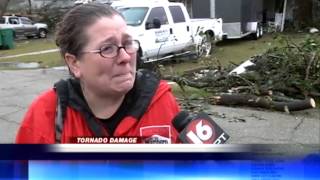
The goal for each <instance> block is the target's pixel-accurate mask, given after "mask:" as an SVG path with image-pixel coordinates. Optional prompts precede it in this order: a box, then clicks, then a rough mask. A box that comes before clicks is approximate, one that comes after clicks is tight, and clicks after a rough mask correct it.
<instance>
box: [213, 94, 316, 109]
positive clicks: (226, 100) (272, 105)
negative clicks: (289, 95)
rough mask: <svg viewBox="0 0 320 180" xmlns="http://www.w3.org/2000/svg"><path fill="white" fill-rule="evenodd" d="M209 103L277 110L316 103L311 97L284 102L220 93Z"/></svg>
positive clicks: (312, 105) (312, 106) (299, 107)
mask: <svg viewBox="0 0 320 180" xmlns="http://www.w3.org/2000/svg"><path fill="white" fill-rule="evenodd" d="M210 103H211V104H214V105H229V106H230V105H245V106H249V107H261V108H266V109H273V110H277V111H285V112H288V111H299V110H304V109H309V108H315V107H316V103H315V101H314V99H313V98H306V99H304V100H296V99H295V100H292V101H286V102H279V101H273V100H272V99H271V98H270V97H259V96H255V95H249V94H222V95H219V96H212V97H211V98H210Z"/></svg>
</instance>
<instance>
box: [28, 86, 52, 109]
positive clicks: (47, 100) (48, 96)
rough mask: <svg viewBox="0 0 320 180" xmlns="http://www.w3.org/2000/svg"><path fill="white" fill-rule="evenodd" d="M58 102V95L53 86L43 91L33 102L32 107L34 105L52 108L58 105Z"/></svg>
mask: <svg viewBox="0 0 320 180" xmlns="http://www.w3.org/2000/svg"><path fill="white" fill-rule="evenodd" d="M56 103H57V95H56V92H55V90H54V89H53V88H51V89H49V90H47V91H44V92H43V93H41V94H40V95H39V96H38V97H37V98H36V99H35V100H34V101H33V102H32V104H31V106H30V107H34V106H36V107H37V108H40V109H43V108H45V109H47V108H49V109H51V108H54V109H55V107H56Z"/></svg>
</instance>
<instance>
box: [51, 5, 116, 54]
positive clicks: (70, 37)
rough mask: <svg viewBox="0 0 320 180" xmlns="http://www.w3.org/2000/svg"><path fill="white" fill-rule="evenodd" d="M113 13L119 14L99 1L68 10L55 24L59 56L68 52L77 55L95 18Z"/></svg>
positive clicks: (109, 15)
mask: <svg viewBox="0 0 320 180" xmlns="http://www.w3.org/2000/svg"><path fill="white" fill-rule="evenodd" d="M114 15H120V14H119V13H118V12H117V11H116V10H114V9H113V8H112V7H111V6H109V5H106V4H99V3H89V4H83V5H79V6H76V7H74V8H72V9H71V10H69V11H68V12H67V13H66V14H65V15H64V16H63V18H62V20H61V21H60V22H59V23H58V24H57V30H56V45H57V46H58V47H59V48H60V53H61V56H62V57H63V58H64V55H65V53H70V54H73V55H75V56H76V57H79V56H80V54H81V53H80V52H81V51H82V48H83V47H84V46H85V45H86V43H87V42H88V37H87V35H86V33H85V32H86V29H87V28H88V27H89V26H90V25H92V24H94V23H95V22H96V21H97V19H99V18H101V17H112V16H114ZM120 16H121V15H120Z"/></svg>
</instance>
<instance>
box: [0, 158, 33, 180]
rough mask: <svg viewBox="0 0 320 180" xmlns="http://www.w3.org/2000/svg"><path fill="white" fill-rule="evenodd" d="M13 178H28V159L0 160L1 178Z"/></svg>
mask: <svg viewBox="0 0 320 180" xmlns="http://www.w3.org/2000/svg"><path fill="white" fill-rule="evenodd" d="M11 179H16V180H27V179H28V161H10V160H0V180H11Z"/></svg>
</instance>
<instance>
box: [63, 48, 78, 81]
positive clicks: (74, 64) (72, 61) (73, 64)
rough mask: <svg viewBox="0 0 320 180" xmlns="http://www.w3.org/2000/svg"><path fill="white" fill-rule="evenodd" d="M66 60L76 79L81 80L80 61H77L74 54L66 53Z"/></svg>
mask: <svg viewBox="0 0 320 180" xmlns="http://www.w3.org/2000/svg"><path fill="white" fill-rule="evenodd" d="M64 59H65V61H66V64H67V66H68V67H69V70H70V72H71V73H72V74H73V75H74V77H76V78H80V76H81V71H80V65H79V60H78V59H77V57H76V56H75V55H73V54H70V53H66V54H65V55H64Z"/></svg>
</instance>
